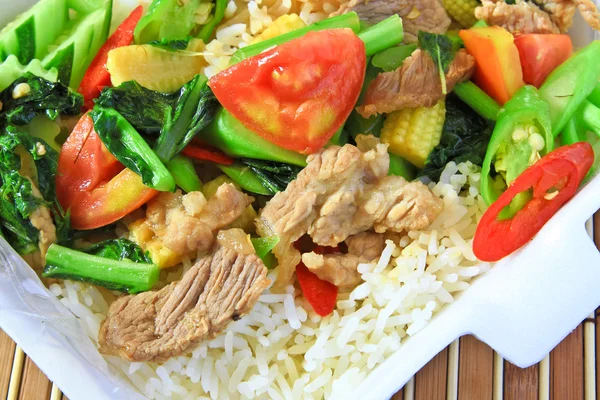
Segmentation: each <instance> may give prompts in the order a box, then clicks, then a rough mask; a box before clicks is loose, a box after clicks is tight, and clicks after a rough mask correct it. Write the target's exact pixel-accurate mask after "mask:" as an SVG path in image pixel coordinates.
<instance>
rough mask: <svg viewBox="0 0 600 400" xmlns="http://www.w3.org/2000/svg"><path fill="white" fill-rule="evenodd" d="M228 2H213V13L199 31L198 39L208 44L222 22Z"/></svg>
mask: <svg viewBox="0 0 600 400" xmlns="http://www.w3.org/2000/svg"><path fill="white" fill-rule="evenodd" d="M228 2H229V1H228V0H215V12H214V14H213V15H212V16H211V18H210V19H209V20H208V22H206V24H204V26H203V27H202V29H200V33H199V34H198V38H199V39H202V40H203V41H204V43H208V42H209V40H210V38H211V37H212V35H213V33H214V32H215V29H216V28H217V25H219V24H220V23H221V21H222V20H223V17H225V9H226V8H227V3H228Z"/></svg>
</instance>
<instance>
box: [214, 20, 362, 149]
mask: <svg viewBox="0 0 600 400" xmlns="http://www.w3.org/2000/svg"><path fill="white" fill-rule="evenodd" d="M325 52H326V53H327V54H325ZM333 65H335V68H332V66H333ZM365 67H366V57H365V46H364V44H363V43H362V41H361V40H360V39H359V38H358V37H357V36H356V35H355V34H354V33H353V32H352V31H350V30H348V29H336V30H326V31H318V32H309V33H308V34H307V35H306V36H303V37H301V38H299V39H296V40H293V41H291V42H288V43H285V44H282V45H280V46H278V47H276V48H275V49H273V50H270V51H267V52H265V53H262V54H260V55H258V56H255V57H252V58H249V59H247V60H244V61H242V62H240V63H238V64H236V65H234V66H232V67H230V68H229V69H227V70H226V71H224V72H222V73H220V74H218V75H216V76H214V77H213V78H211V79H210V82H209V84H210V87H211V88H212V90H213V92H214V93H215V96H216V97H217V99H218V100H219V101H220V103H221V104H223V106H224V107H225V108H226V109H227V110H228V111H229V112H231V113H232V114H233V115H234V116H235V117H236V118H238V119H239V120H240V121H241V122H242V123H243V124H244V125H245V126H246V127H247V128H249V129H251V130H252V131H254V132H256V133H258V134H259V135H260V136H262V137H263V138H264V139H266V140H268V141H270V142H272V143H274V144H277V145H279V146H281V147H284V148H286V149H289V150H294V151H298V152H301V153H304V154H309V153H313V152H315V151H317V150H319V149H320V148H321V147H323V145H324V144H325V143H327V142H328V141H329V139H331V137H332V136H333V135H334V134H335V132H336V131H337V130H338V129H340V127H341V126H342V125H343V124H344V122H345V120H346V118H348V115H350V112H351V111H352V109H353V107H354V104H356V100H357V99H358V96H359V94H360V90H361V87H362V83H363V79H364V75H365Z"/></svg>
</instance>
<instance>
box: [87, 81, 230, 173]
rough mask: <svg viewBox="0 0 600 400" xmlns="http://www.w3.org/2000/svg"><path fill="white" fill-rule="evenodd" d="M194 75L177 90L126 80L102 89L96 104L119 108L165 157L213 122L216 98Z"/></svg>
mask: <svg viewBox="0 0 600 400" xmlns="http://www.w3.org/2000/svg"><path fill="white" fill-rule="evenodd" d="M206 82H207V79H206V77H204V76H203V75H197V76H196V77H195V78H194V79H192V80H191V81H189V82H187V83H186V84H185V85H184V86H183V87H182V88H181V89H180V90H178V91H175V92H173V93H161V92H157V91H154V90H150V89H146V88H144V87H142V86H141V85H139V84H138V83H137V82H134V81H132V82H125V83H123V84H122V85H120V86H118V87H115V88H108V89H105V90H103V91H102V95H101V96H100V98H99V99H98V101H97V104H98V105H99V106H101V107H103V108H112V109H115V110H116V111H118V112H119V113H120V114H121V115H122V116H123V117H125V119H126V120H127V121H128V122H129V123H130V124H131V125H133V127H134V128H135V129H136V130H138V131H139V132H140V133H143V134H147V135H151V136H155V135H156V134H158V133H160V134H159V136H158V139H157V140H156V142H155V144H154V150H155V151H156V154H157V155H158V156H159V157H160V159H161V160H163V161H168V160H170V159H172V158H173V156H175V155H176V154H178V153H179V152H181V151H182V150H183V149H184V148H185V147H186V146H187V145H188V143H189V142H190V141H191V140H192V138H193V137H194V136H195V135H196V134H198V132H200V131H201V130H202V129H204V127H206V126H207V125H208V124H209V123H211V122H212V120H213V118H214V116H215V113H216V111H217V109H218V107H219V103H218V101H217V100H216V99H215V97H214V96H213V94H212V91H211V90H210V88H209V87H208V86H207V84H206Z"/></svg>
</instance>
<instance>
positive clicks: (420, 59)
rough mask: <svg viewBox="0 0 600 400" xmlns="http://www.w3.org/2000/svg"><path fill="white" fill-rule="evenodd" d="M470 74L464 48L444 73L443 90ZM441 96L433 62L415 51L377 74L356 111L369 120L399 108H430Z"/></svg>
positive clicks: (469, 58)
mask: <svg viewBox="0 0 600 400" xmlns="http://www.w3.org/2000/svg"><path fill="white" fill-rule="evenodd" d="M473 72H475V60H474V59H473V57H472V56H471V55H469V53H467V52H466V51H465V50H464V49H463V50H460V51H459V52H457V53H456V56H455V57H454V60H453V61H452V63H451V64H450V68H449V69H448V73H447V74H446V87H447V91H448V92H450V91H451V90H452V88H454V85H456V84H457V83H459V82H463V81H466V80H468V79H470V78H471V75H473ZM443 96H444V94H443V93H442V83H441V80H440V74H439V72H438V69H437V67H436V65H435V63H434V62H433V59H432V58H431V56H430V55H429V54H427V52H425V51H424V50H421V49H417V50H415V51H414V52H413V53H412V55H411V56H410V57H408V58H407V59H406V60H404V63H402V66H401V67H400V68H398V69H396V70H395V71H391V72H382V73H380V74H379V75H377V78H375V80H374V81H373V82H371V84H370V85H369V88H368V89H367V94H366V96H365V101H364V103H363V104H362V105H361V106H360V107H358V108H357V111H358V112H359V113H360V114H361V115H362V116H363V117H365V118H369V117H371V116H373V115H376V114H382V113H391V112H393V111H397V110H401V109H403V108H420V107H433V106H434V105H435V104H436V103H437V102H438V101H439V100H440V99H441V98H442V97H443Z"/></svg>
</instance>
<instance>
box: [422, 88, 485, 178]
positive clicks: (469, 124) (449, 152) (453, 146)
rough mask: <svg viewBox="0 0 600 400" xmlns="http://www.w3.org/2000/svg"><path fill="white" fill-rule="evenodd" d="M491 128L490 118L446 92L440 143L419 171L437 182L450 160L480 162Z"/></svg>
mask: <svg viewBox="0 0 600 400" xmlns="http://www.w3.org/2000/svg"><path fill="white" fill-rule="evenodd" d="M492 130H493V124H492V123H491V122H490V121H487V120H485V119H484V118H482V117H480V116H479V115H477V114H476V113H474V112H473V110H471V109H470V108H469V107H468V106H467V105H466V104H465V103H463V102H462V101H461V100H460V99H459V98H457V97H456V96H454V95H449V96H448V97H447V98H446V120H445V121H444V128H443V130H442V138H441V140H440V144H439V145H438V146H437V147H436V148H435V149H433V151H432V152H431V153H430V154H429V157H428V158H427V162H426V163H425V168H424V169H423V171H422V174H423V175H425V176H428V177H430V178H431V179H432V180H433V181H438V180H439V179H440V174H441V173H442V171H443V170H444V168H445V167H446V164H448V163H449V162H450V161H454V162H455V163H456V164H459V163H461V162H466V161H470V162H472V163H473V164H475V165H481V164H482V163H483V159H484V157H485V153H486V149H487V147H488V142H489V140H490V136H491V135H492Z"/></svg>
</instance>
